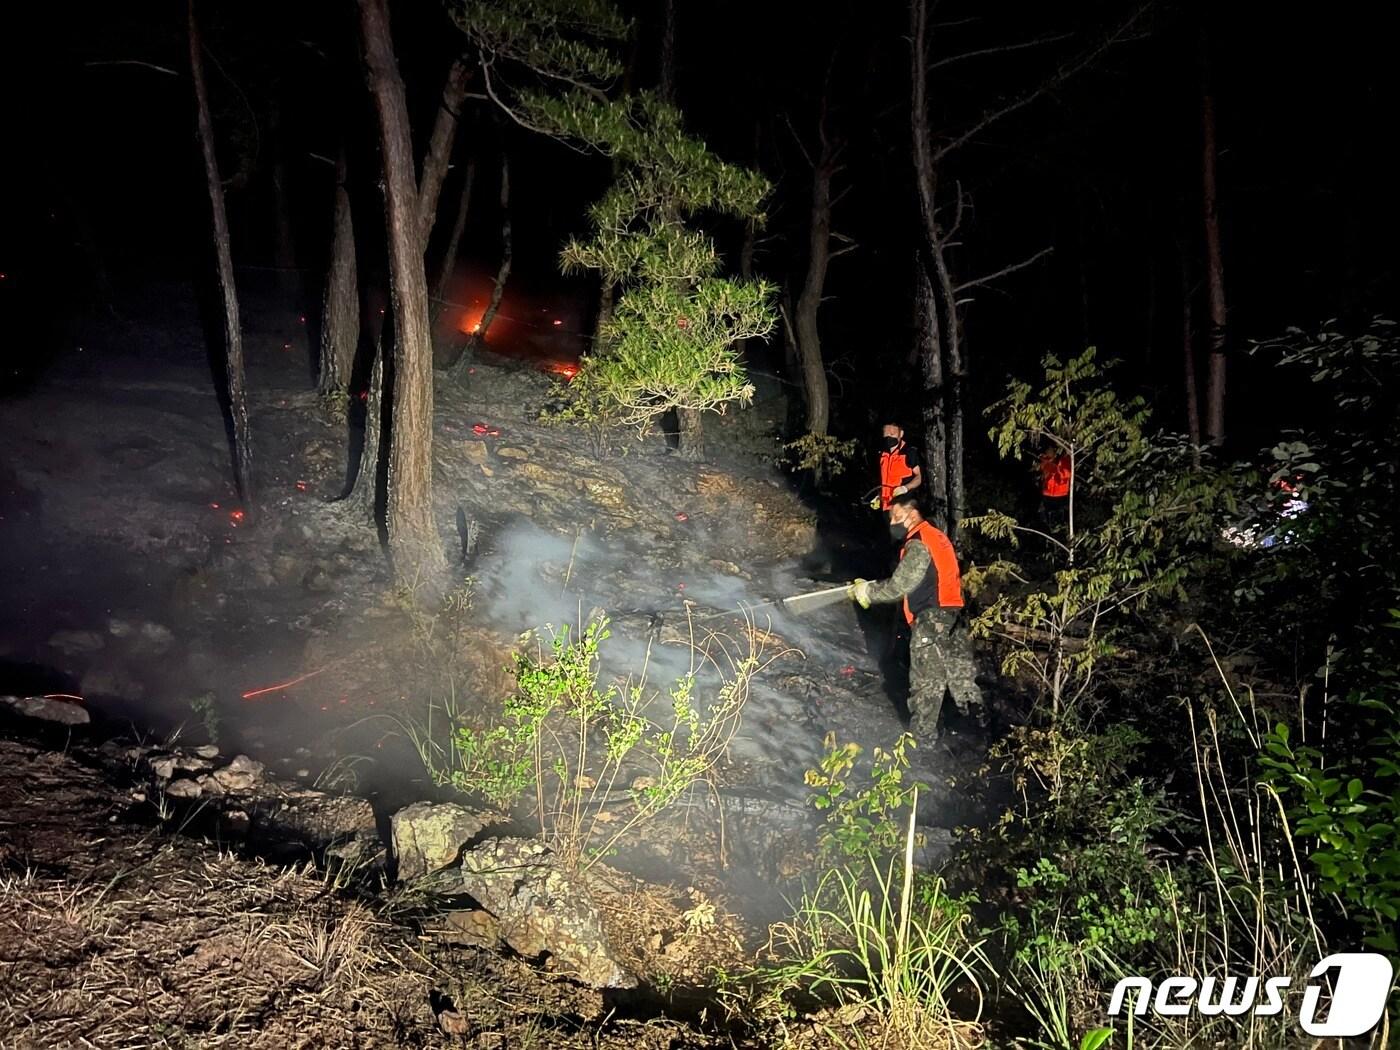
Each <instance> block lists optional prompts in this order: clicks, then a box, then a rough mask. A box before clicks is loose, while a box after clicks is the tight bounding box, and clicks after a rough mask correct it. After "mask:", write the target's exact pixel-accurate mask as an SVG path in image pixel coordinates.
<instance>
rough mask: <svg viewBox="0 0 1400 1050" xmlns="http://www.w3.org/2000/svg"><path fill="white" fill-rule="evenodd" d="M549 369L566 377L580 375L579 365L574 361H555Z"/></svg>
mask: <svg viewBox="0 0 1400 1050" xmlns="http://www.w3.org/2000/svg"><path fill="white" fill-rule="evenodd" d="M549 370H550V371H551V372H553V373H554V374H555V375H557V376H563V377H564V378H565V379H572V378H574V376H576V375H578V365H576V364H574V363H573V362H572V361H555V362H554V363H553V364H551V365H550V366H549Z"/></svg>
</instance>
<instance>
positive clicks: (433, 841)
mask: <svg viewBox="0 0 1400 1050" xmlns="http://www.w3.org/2000/svg"><path fill="white" fill-rule="evenodd" d="M493 822H494V820H493V818H490V817H488V816H483V815H481V814H478V813H474V812H472V811H471V810H469V809H467V807H466V806H459V805H458V804H457V803H455V802H442V803H434V802H415V803H414V804H413V805H411V806H408V807H406V808H404V809H401V810H399V811H398V812H397V813H395V814H394V815H393V816H392V817H390V818H389V826H390V829H391V831H392V834H393V840H394V859H395V862H396V863H397V865H398V876H399V881H400V882H408V881H410V880H412V879H416V878H419V877H420V876H423V875H427V874H428V873H430V872H434V871H441V870H442V869H443V868H447V867H450V866H451V865H453V864H455V863H457V858H458V857H460V856H461V855H462V847H463V846H466V845H467V844H469V843H470V842H471V841H472V840H473V839H475V838H476V837H477V836H478V835H480V834H481V833H482V832H483V831H485V830H486V828H487V827H488V826H489V825H490V824H491V823H493Z"/></svg>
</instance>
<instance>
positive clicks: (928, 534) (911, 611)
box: [899, 521, 963, 624]
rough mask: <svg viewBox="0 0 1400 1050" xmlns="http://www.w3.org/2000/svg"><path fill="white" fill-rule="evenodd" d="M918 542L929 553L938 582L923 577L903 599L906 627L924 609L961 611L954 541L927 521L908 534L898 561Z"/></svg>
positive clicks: (960, 591) (961, 599)
mask: <svg viewBox="0 0 1400 1050" xmlns="http://www.w3.org/2000/svg"><path fill="white" fill-rule="evenodd" d="M916 539H917V540H918V541H919V542H920V543H922V544H923V545H924V548H925V549H926V550H927V551H928V556H929V561H930V563H931V566H932V568H933V570H934V575H935V576H936V577H937V579H930V578H929V576H928V575H927V574H926V575H925V576H924V579H923V582H921V583H920V584H919V585H918V586H917V587H915V588H914V589H913V590H912V591H910V592H909V593H908V594H906V595H905V596H904V619H905V620H907V621H908V622H909V623H911V624H912V623H913V622H914V618H915V617H916V616H918V615H919V613H921V612H923V611H924V610H925V609H931V608H933V607H934V606H937V607H939V608H940V609H961V608H962V604H963V598H962V576H961V575H960V574H959V572H958V555H957V552H956V551H955V550H953V541H952V540H950V539H948V537H947V536H945V535H944V534H943V533H942V532H940V531H939V530H938V529H936V528H934V527H933V526H932V525H930V524H929V523H928V522H926V521H921V522H919V524H917V525H915V526H914V527H913V528H912V529H910V530H909V535H908V536H907V537H905V540H904V546H903V547H901V548H899V557H900V558H901V559H903V558H904V552H905V551H907V550H908V549H909V544H910V543H912V542H913V541H914V540H916Z"/></svg>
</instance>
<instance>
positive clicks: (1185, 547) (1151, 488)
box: [963, 349, 1235, 718]
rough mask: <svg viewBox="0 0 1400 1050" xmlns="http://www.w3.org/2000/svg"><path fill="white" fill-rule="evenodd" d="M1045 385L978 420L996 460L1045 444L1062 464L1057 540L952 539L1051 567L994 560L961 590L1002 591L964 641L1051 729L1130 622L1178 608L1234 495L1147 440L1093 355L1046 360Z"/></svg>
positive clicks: (1227, 483)
mask: <svg viewBox="0 0 1400 1050" xmlns="http://www.w3.org/2000/svg"><path fill="white" fill-rule="evenodd" d="M1044 373H1045V374H1044V380H1043V383H1042V384H1041V385H1040V386H1039V387H1032V386H1031V385H1030V384H1029V383H1025V382H1022V381H1020V380H1016V381H1013V382H1012V384H1011V393H1010V394H1008V395H1007V397H1006V398H1004V399H1003V400H1001V401H1000V402H998V403H997V404H995V405H993V406H992V407H991V408H990V409H989V410H988V412H989V414H990V415H992V416H993V417H994V418H995V419H996V425H995V426H994V427H993V428H992V430H991V438H992V440H993V441H994V442H995V443H996V445H997V448H998V450H999V451H1000V452H1001V454H1002V456H1006V457H1009V456H1018V457H1033V456H1035V455H1037V454H1038V451H1039V447H1040V446H1041V445H1042V444H1044V445H1048V447H1049V448H1051V449H1052V450H1054V451H1055V452H1056V453H1057V454H1063V455H1065V456H1067V457H1068V458H1069V460H1070V465H1071V475H1070V484H1069V495H1068V498H1067V501H1066V502H1067V508H1066V509H1067V515H1066V521H1065V525H1064V528H1063V530H1055V531H1047V530H1045V529H1038V528H1035V527H1032V526H1029V525H1026V524H1023V523H1021V522H1019V521H1017V520H1016V519H1015V518H1014V517H1012V516H1011V515H1009V514H1006V513H1004V512H1001V511H995V510H991V511H988V512H987V513H986V514H984V515H981V516H979V517H973V518H968V519H965V520H964V522H963V525H964V527H966V528H969V529H973V530H975V531H978V532H980V533H982V534H983V535H984V536H987V537H988V538H990V539H993V540H1000V541H1004V542H1006V543H1008V544H1009V545H1010V546H1011V547H1012V548H1013V549H1016V548H1018V547H1019V546H1020V544H1021V543H1022V541H1023V540H1024V539H1025V538H1026V537H1034V538H1036V539H1037V540H1039V541H1040V543H1041V544H1042V546H1043V547H1044V548H1045V549H1046V551H1047V555H1046V557H1047V558H1048V565H1041V566H1037V567H1035V568H1032V567H1030V566H1027V565H1022V564H1018V563H1016V562H1014V561H1011V560H1009V559H1006V558H1003V559H1001V560H999V561H997V562H995V563H993V564H992V565H991V566H989V567H988V568H986V569H984V570H981V571H979V572H971V573H969V574H968V586H969V587H970V588H972V589H974V590H977V589H981V588H985V587H987V586H988V585H990V584H997V585H1002V584H1012V585H1011V586H1007V587H1006V589H1005V590H1004V591H1003V593H1001V594H1000V595H999V596H997V597H996V598H995V599H994V600H993V601H992V602H990V604H988V606H987V607H986V608H985V609H984V610H983V611H982V612H981V613H980V614H979V615H978V616H977V617H976V618H975V619H974V620H973V623H972V631H973V634H974V635H976V636H979V637H982V638H994V639H996V640H998V642H999V643H1000V644H1001V646H1002V649H1003V656H1002V663H1001V668H1002V673H1003V674H1005V675H1006V676H1007V677H1009V678H1018V677H1020V678H1025V679H1029V680H1030V681H1031V682H1033V683H1034V684H1035V686H1036V688H1037V690H1038V692H1039V694H1040V695H1041V696H1043V697H1045V698H1047V699H1048V700H1049V703H1050V717H1051V718H1059V717H1060V716H1061V715H1062V713H1064V712H1065V711H1066V710H1070V709H1073V708H1074V707H1075V706H1076V705H1078V704H1079V703H1081V702H1082V701H1084V700H1085V699H1086V698H1089V697H1091V696H1092V695H1093V694H1092V691H1091V686H1092V684H1093V680H1094V675H1095V672H1096V670H1097V668H1098V666H1099V664H1100V663H1101V662H1102V661H1103V660H1104V659H1106V658H1109V657H1111V656H1113V655H1114V654H1115V653H1116V652H1117V650H1118V647H1119V644H1120V639H1119V635H1120V634H1121V632H1122V630H1123V628H1124V626H1125V623H1126V621H1127V617H1128V614H1130V613H1133V612H1135V611H1140V610H1142V609H1144V608H1146V607H1148V606H1149V605H1150V604H1151V603H1152V602H1154V601H1161V600H1164V599H1168V598H1182V597H1184V596H1185V583H1186V582H1187V580H1188V579H1189V578H1190V575H1191V571H1192V568H1193V566H1194V565H1195V564H1196V563H1197V562H1198V561H1199V560H1200V558H1201V557H1202V556H1203V554H1204V553H1206V552H1208V551H1209V550H1210V549H1211V546H1212V544H1213V543H1214V541H1215V540H1216V539H1217V537H1218V536H1219V534H1220V530H1221V519H1222V515H1223V514H1225V513H1226V512H1228V511H1230V510H1232V509H1233V507H1234V492H1235V483H1234V481H1233V479H1232V478H1231V476H1230V475H1229V473H1228V472H1225V471H1219V470H1214V469H1209V468H1208V467H1200V468H1198V467H1197V466H1196V465H1195V463H1194V459H1195V450H1193V449H1192V448H1191V447H1190V446H1189V445H1187V444H1186V443H1185V442H1183V441H1182V440H1181V439H1179V438H1176V437H1173V436H1171V435H1161V434H1158V435H1151V434H1149V433H1148V432H1147V430H1146V425H1147V422H1148V418H1149V413H1148V410H1147V407H1146V405H1145V403H1144V402H1143V401H1142V399H1141V398H1129V399H1124V398H1122V397H1120V396H1119V395H1118V394H1117V393H1115V392H1114V390H1113V389H1112V387H1111V386H1109V384H1108V382H1107V366H1104V365H1101V364H1099V363H1098V360H1097V354H1096V352H1095V351H1094V350H1093V349H1089V350H1086V351H1085V352H1084V353H1082V354H1080V355H1079V356H1078V357H1075V358H1072V359H1071V360H1069V361H1061V360H1059V359H1058V358H1056V357H1053V356H1050V357H1046V358H1045V360H1044ZM1047 568H1048V572H1047V571H1046V569H1047Z"/></svg>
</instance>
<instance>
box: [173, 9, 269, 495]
mask: <svg viewBox="0 0 1400 1050" xmlns="http://www.w3.org/2000/svg"><path fill="white" fill-rule="evenodd" d="M188 14H189V45H190V76H191V78H192V79H193V81H194V97H195V108H196V113H197V116H196V123H197V125H198V130H199V147H200V152H201V153H202V154H203V157H204V177H205V181H206V182H207V183H208V185H209V208H210V212H211V213H212V216H213V223H214V252H215V256H216V258H217V260H218V270H219V291H220V293H221V296H222V299H223V307H224V350H225V383H226V388H227V389H226V396H227V400H228V404H227V411H228V414H229V423H230V429H231V430H232V436H233V475H234V481H235V482H236V484H237V485H238V494H239V497H240V498H241V499H242V500H243V502H244V503H245V504H251V503H252V500H253V447H252V438H251V435H250V434H249V426H248V392H247V384H246V380H245V377H244V374H243V331H242V327H241V326H240V324H239V321H238V289H237V287H236V285H235V284H234V280H233V255H232V251H231V249H230V247H229V232H228V215H227V213H226V212H225V211H224V189H223V183H222V182H221V181H220V179H219V160H218V156H217V154H216V153H215V151H214V122H213V120H212V119H211V118H210V116H209V92H208V89H207V88H206V86H205V83H204V56H203V45H202V43H201V40H200V35H199V22H198V20H197V19H196V18H195V10H194V0H189V6H188ZM248 510H249V512H251V508H248Z"/></svg>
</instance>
